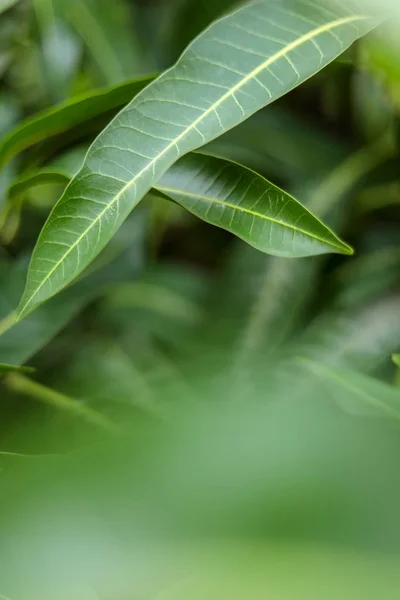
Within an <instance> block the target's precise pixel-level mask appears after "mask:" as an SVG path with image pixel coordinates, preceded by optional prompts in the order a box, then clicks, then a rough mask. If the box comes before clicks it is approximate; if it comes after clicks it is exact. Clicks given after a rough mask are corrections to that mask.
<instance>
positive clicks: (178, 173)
mask: <svg viewBox="0 0 400 600" xmlns="http://www.w3.org/2000/svg"><path fill="white" fill-rule="evenodd" d="M83 156H84V149H83V151H75V152H74V153H72V155H71V159H70V160H64V161H58V162H57V164H53V165H52V166H50V167H49V168H47V169H43V170H41V171H37V172H33V173H31V174H29V175H26V176H24V177H22V178H20V179H19V180H17V181H16V182H15V183H14V184H13V186H12V187H11V190H10V193H11V194H18V193H21V192H22V191H24V190H25V189H27V188H29V187H31V186H34V185H39V184H41V183H50V182H61V183H65V182H67V181H68V179H69V178H71V177H73V175H74V174H75V173H76V170H77V168H78V165H79V161H80V160H82V159H83ZM154 189H155V191H158V192H160V193H161V194H162V195H163V196H166V197H167V198H170V199H172V200H174V201H175V202H176V203H177V204H180V205H181V206H182V207H183V208H186V209H187V210H188V211H190V212H191V213H193V214H194V215H196V216H197V217H199V218H200V219H203V220H204V221H206V222H208V223H211V224H212V225H216V226H218V227H221V228H223V229H226V230H227V231H230V232H231V233H233V234H235V235H237V236H238V237H240V238H242V239H243V240H245V241H246V242H247V243H249V244H250V245H252V246H254V247H255V248H257V249H258V250H261V251H262V252H267V253H269V254H274V255H277V256H290V257H300V256H311V255H314V254H324V253H326V252H340V253H344V254H351V252H352V250H351V248H350V247H349V246H348V245H347V244H345V243H343V242H342V241H341V240H339V239H338V238H337V237H336V236H335V234H334V233H332V232H331V231H330V229H328V228H327V227H326V226H325V225H323V224H322V223H321V222H320V221H319V220H318V219H317V218H316V217H314V216H313V215H312V214H311V213H310V212H309V211H308V210H307V209H306V208H304V207H303V206H302V205H301V204H300V203H299V202H297V201H296V200H295V199H294V198H292V197H291V196H290V195H289V194H287V193H286V192H284V191H283V190H281V189H279V188H278V187H276V186H275V185H273V184H272V183H270V182H268V181H267V180H266V179H264V178H263V177H261V176H260V175H258V174H257V173H254V172H253V171H251V170H249V169H246V168H245V167H242V166H241V165H237V164H236V163H232V162H230V161H227V160H223V159H221V158H216V157H214V156H208V155H204V154H197V153H191V154H188V155H187V156H184V157H183V158H181V159H180V160H179V161H178V162H177V163H176V164H175V165H173V166H172V167H171V168H170V169H169V170H168V171H167V173H166V174H165V175H163V177H161V179H160V181H159V182H158V183H156V184H155V186H154Z"/></svg>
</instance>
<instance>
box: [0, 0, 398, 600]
mask: <svg viewBox="0 0 400 600" xmlns="http://www.w3.org/2000/svg"><path fill="white" fill-rule="evenodd" d="M235 4H238V3H237V2H232V1H228V0H218V1H216V0H214V1H213V2H209V1H208V0H202V1H200V0H174V1H172V0H118V1H117V0H113V1H112V2H111V1H109V0H104V1H103V0H90V1H89V0H32V1H29V0H19V2H18V1H11V0H8V1H7V0H6V1H5V2H4V1H3V2H1V1H0V78H1V82H0V134H1V137H2V139H3V140H6V141H7V140H8V141H7V143H10V144H9V148H10V147H11V150H10V149H9V150H8V151H9V154H8V156H7V158H8V159H11V160H9V161H8V162H7V164H5V165H4V167H3V169H2V171H1V173H0V207H1V208H0V227H1V228H0V319H1V321H0V333H1V334H2V335H1V336H0V363H1V364H0V515H1V516H0V598H3V597H4V598H7V600H25V599H26V600H35V599H36V598H37V599H38V600H39V599H40V600H64V599H65V600H67V599H68V600H70V599H72V598H74V600H95V599H99V598H101V600H128V599H129V600H131V599H132V600H133V599H138V600H139V599H141V600H142V599H145V598H146V599H147V598H148V599H150V598H154V599H156V598H160V599H161V598H165V599H168V600H169V599H171V600H172V599H173V600H179V599H180V598H182V599H183V598H185V599H186V598H188V599H190V600H192V599H193V600H196V599H197V598H199V599H200V598H207V599H211V600H213V599H214V598H215V600H216V599H217V598H218V600H220V599H221V598H222V599H225V598H227V599H228V598H229V599H230V600H232V599H235V600H236V598H237V599H239V598H240V599H242V598H243V600H244V599H245V598H246V599H247V598H249V597H251V598H260V599H261V598H267V597H268V598H269V597H271V598H275V599H277V600H289V599H290V600H292V599H293V598H299V599H300V600H303V599H304V600H306V599H307V600H314V598H315V600H317V599H318V600H319V599H320V598H327V599H330V598H332V599H333V598H335V599H336V598H344V599H349V600H358V599H360V600H361V598H362V599H363V600H365V599H369V598H371V600H372V599H374V600H375V599H376V598H382V599H385V600H386V599H387V600H391V599H392V598H393V600H394V599H396V598H398V594H399V591H398V590H399V587H400V575H399V573H400V569H399V566H400V519H399V516H398V512H399V511H398V506H399V503H400V476H399V469H398V458H399V457H398V455H397V453H398V452H399V456H400V431H399V419H400V390H399V385H398V384H399V381H400V379H399V367H398V365H399V351H400V180H399V168H398V164H399V162H398V161H399V131H398V126H399V118H400V115H399V111H400V101H399V99H400V95H399V90H400V72H399V66H398V65H399V61H398V58H399V46H398V30H399V25H398V23H399V15H397V16H396V15H393V16H391V13H390V8H391V6H390V3H389V4H387V5H385V6H384V10H386V11H387V13H388V15H389V16H390V19H389V20H390V23H391V26H388V25H381V26H380V27H379V28H378V29H377V30H376V31H374V32H373V33H371V34H369V35H368V36H367V37H366V38H364V39H362V40H360V41H358V42H357V43H356V44H355V45H353V46H352V47H351V48H350V49H349V50H348V51H347V52H346V53H345V54H344V55H342V56H341V57H340V58H339V59H338V60H336V61H335V62H334V63H333V64H331V65H330V66H328V67H327V68H326V69H325V70H323V71H322V72H321V73H319V74H317V75H316V76H315V77H314V78H313V79H312V80H310V81H309V82H307V83H306V84H304V85H302V86H301V87H300V88H298V89H296V90H294V91H293V92H291V93H290V94H288V95H286V96H284V97H283V98H281V99H280V100H279V101H278V102H276V103H275V104H274V105H273V106H271V107H267V108H266V109H263V110H262V111H260V112H259V113H257V114H256V115H254V116H253V117H251V118H250V119H249V120H247V121H245V122H244V123H242V124H241V125H240V126H239V127H237V128H235V129H234V130H231V131H229V132H227V133H226V134H224V135H223V136H222V137H220V138H218V139H217V140H215V141H213V142H211V143H210V144H209V145H208V146H207V151H209V152H212V153H214V154H217V155H218V156H222V157H224V158H228V159H233V160H235V161H237V162H239V163H241V164H243V165H245V166H247V167H249V168H251V169H255V170H257V171H258V172H259V173H261V174H262V175H264V176H265V177H266V178H267V179H268V180H270V181H273V182H274V183H276V184H277V185H280V186H282V187H283V188H284V189H285V190H288V191H289V192H291V193H293V194H294V195H295V197H296V198H298V199H299V200H300V201H301V202H303V203H304V204H305V205H306V206H307V207H309V208H310V210H312V211H313V212H314V213H315V214H316V215H317V216H318V217H320V218H322V219H324V222H326V223H328V224H329V225H330V226H332V227H333V228H334V229H335V231H337V232H339V233H340V235H342V236H343V237H344V239H346V240H347V241H349V243H351V245H352V246H353V247H354V248H355V256H354V257H339V256H334V257H332V256H322V257H312V258H297V259H283V258H277V257H271V256H266V255H264V254H262V253H261V252H258V251H257V250H255V249H253V248H251V247H250V246H247V245H246V244H245V243H244V242H242V241H240V240H238V239H236V238H234V237H233V236H232V235H230V234H229V233H227V232H225V231H223V230H220V229H217V228H212V226H211V225H208V224H206V223H204V222H201V221H199V220H195V218H194V217H193V216H192V215H190V214H189V213H186V212H184V211H183V209H181V208H180V207H178V206H176V205H174V204H171V205H170V204H168V203H167V202H166V201H164V200H162V199H160V198H158V197H156V196H155V195H154V194H151V193H150V194H148V195H147V196H146V198H145V200H144V202H143V204H142V205H141V206H140V209H137V210H135V212H134V213H133V214H132V215H131V216H130V217H129V218H128V220H127V221H126V223H125V224H124V225H123V226H122V228H121V229H120V230H119V232H118V233H117V235H116V236H115V237H114V238H113V240H112V241H111V243H110V244H109V245H108V246H107V248H106V249H105V251H104V252H103V253H102V254H101V255H100V256H99V257H98V258H97V259H96V261H95V262H94V263H93V264H92V265H91V266H90V267H89V268H88V269H87V271H85V273H84V274H83V275H82V276H81V277H80V278H79V279H78V281H76V282H75V283H74V284H72V285H70V286H69V287H68V288H67V289H65V290H64V291H63V292H62V293H61V294H59V295H58V296H56V297H55V298H53V299H51V300H50V301H49V302H47V303H46V304H43V305H42V306H41V307H39V308H38V309H37V310H36V311H34V312H33V313H32V314H31V315H29V316H28V317H27V318H26V319H24V320H23V321H21V322H19V323H17V324H14V325H13V322H12V319H13V317H12V311H13V310H14V309H15V307H16V305H17V303H18V300H19V297H20V295H21V293H22V289H23V284H24V279H25V276H26V270H27V266H28V260H29V255H30V254H31V252H32V249H33V247H34V244H35V242H36V239H37V236H38V234H39V231H40V230H41V228H42V226H43V224H44V222H45V220H46V218H47V215H48V213H49V210H50V209H51V207H52V206H53V205H54V203H55V202H56V201H57V199H58V198H59V196H60V191H62V189H63V188H64V186H65V183H66V181H67V178H65V177H64V179H63V175H62V174H63V173H64V172H65V170H66V172H67V173H74V172H76V169H77V166H78V167H79V165H80V163H81V160H82V156H83V154H84V153H85V152H86V149H87V147H88V145H89V144H90V143H91V142H92V141H93V139H94V137H95V135H96V134H97V133H99V132H100V131H101V130H102V128H103V127H104V126H105V124H107V122H108V121H109V120H110V119H111V117H112V116H113V115H114V114H115V113H116V111H117V110H119V109H120V108H121V107H122V106H123V105H124V104H126V102H127V101H128V100H129V98H130V96H131V95H133V93H135V92H136V89H140V88H141V86H142V85H144V84H145V83H147V81H148V80H150V78H152V77H153V73H154V72H157V71H161V70H163V69H164V68H166V67H168V66H169V65H170V64H171V62H172V61H173V60H175V59H176V58H177V57H178V56H179V54H180V53H181V51H182V50H183V49H184V47H185V46H186V45H187V43H189V42H190V40H191V39H192V38H193V37H194V36H195V35H197V34H198V33H199V32H200V31H201V30H202V29H203V28H204V27H206V26H207V25H208V24H209V23H210V22H211V21H213V20H214V19H215V18H217V17H219V16H220V15H221V14H223V13H224V12H226V11H229V10H230V9H231V8H232V7H233V6H234V5H235ZM295 5H296V2H295V1H294V2H293V6H294V7H295ZM378 8H379V7H378ZM394 8H396V6H394ZM147 75H148V77H149V79H146V77H147ZM142 76H145V78H144V79H143V80H142V79H140V78H141V77H142ZM98 90H100V92H98ZM99 93H100V95H101V97H102V98H103V97H104V96H106V98H108V100H109V102H108V104H107V107H106V110H104V111H102V110H101V111H99V113H98V114H96V108H95V107H96V99H98V97H99V96H98V94H99ZM88 99H89V102H88ZM82 102H83V106H84V107H86V108H83V109H80V108H79V107H82V104H81V103H82ZM58 104H65V105H66V106H69V107H71V106H72V113H71V112H70V113H68V111H67V113H64V115H65V114H66V115H67V116H66V117H65V118H66V120H63V119H61V121H60V120H58V124H57V127H58V129H57V127H56V129H54V124H52V122H51V119H50V121H49V120H48V116H49V115H50V117H51V115H52V111H53V108H54V106H56V105H58ZM76 107H78V110H77V111H75V109H76ZM42 113H43V118H42V120H41V121H39V126H38V125H37V123H38V121H35V126H34V128H33V129H32V128H31V129H29V127H28V128H27V126H26V125H23V124H22V125H21V123H25V120H26V119H33V118H34V117H35V116H36V115H37V114H40V115H41V114H42ZM57 114H58V115H59V114H60V113H57ZM71 114H72V118H71ZM46 115H47V116H46ZM68 115H70V117H68ZM57 118H58V119H59V117H57ZM69 118H71V120H68V119H69ZM21 132H22V133H21ZM21 139H22V141H21ZM10 140H11V142H10ZM13 140H14V141H13ZM13 144H15V146H14V150H15V151H13V149H12V146H13ZM0 156H1V154H0ZM39 169H44V170H46V171H47V172H52V173H53V174H58V176H55V178H54V181H52V182H48V181H47V183H46V184H43V182H42V181H41V180H40V178H39V179H38V180H36V181H35V182H34V185H21V182H24V181H26V180H27V179H30V178H32V176H33V175H32V174H33V173H34V174H35V173H37V171H38V170H39ZM60 173H61V176H59V175H60ZM10 315H11V317H10ZM392 356H393V360H392ZM11 365H16V366H17V369H16V370H13V367H12V366H11ZM18 366H21V367H23V366H25V367H27V366H28V367H31V368H32V369H34V370H35V371H34V372H32V371H31V369H22V370H18ZM14 369H15V367H14Z"/></svg>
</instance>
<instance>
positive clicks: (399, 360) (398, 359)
mask: <svg viewBox="0 0 400 600" xmlns="http://www.w3.org/2000/svg"><path fill="white" fill-rule="evenodd" d="M392 360H393V362H394V364H395V365H396V366H397V367H399V368H400V354H393V356H392Z"/></svg>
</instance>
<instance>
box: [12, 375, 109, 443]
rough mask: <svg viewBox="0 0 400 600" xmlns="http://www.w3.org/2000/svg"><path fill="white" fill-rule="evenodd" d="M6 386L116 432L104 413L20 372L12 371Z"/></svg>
mask: <svg viewBox="0 0 400 600" xmlns="http://www.w3.org/2000/svg"><path fill="white" fill-rule="evenodd" d="M6 384H7V386H8V387H9V388H10V389H11V390H13V391H14V392H18V393H20V394H24V395H26V396H30V397H31V398H35V399H36V400H39V401H40V402H44V403H46V404H49V405H51V406H55V407H56V408H60V409H61V410H65V411H66V412H69V413H71V414H73V415H75V416H78V417H82V418H83V419H85V420H86V421H87V422H88V423H90V424H92V425H95V426H97V427H101V428H102V429H105V430H107V431H109V432H112V433H116V432H117V427H116V426H115V425H114V424H113V423H112V422H111V421H109V420H108V419H107V418H106V417H105V416H104V415H102V414H101V413H99V412H97V411H96V410H94V409H93V408H90V407H88V406H86V405H85V404H83V403H81V402H78V401H77V400H74V399H73V398H70V397H69V396H65V395H64V394H61V393H60V392H57V391H55V390H52V389H51V388H48V387H46V386H44V385H42V384H41V383H37V382H36V381H32V379H29V378H28V377H26V376H25V375H21V373H12V374H11V375H9V376H8V377H7V378H6Z"/></svg>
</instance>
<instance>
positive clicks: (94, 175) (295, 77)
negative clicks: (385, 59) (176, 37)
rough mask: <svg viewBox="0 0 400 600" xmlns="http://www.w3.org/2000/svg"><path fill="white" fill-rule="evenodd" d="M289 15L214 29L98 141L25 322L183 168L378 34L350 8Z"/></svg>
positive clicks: (38, 266)
mask: <svg viewBox="0 0 400 600" xmlns="http://www.w3.org/2000/svg"><path fill="white" fill-rule="evenodd" d="M287 6H288V7H289V9H288V8H287ZM290 6H291V2H285V1H282V2H280V3H277V4H275V3H274V4H271V2H269V1H267V0H263V1H260V2H257V3H255V4H250V5H245V6H244V7H242V8H241V9H239V10H238V11H236V12H234V13H232V14H231V15H229V16H228V17H226V18H224V19H221V20H220V21H218V22H216V23H214V25H212V26H211V27H210V28H208V29H207V30H206V31H205V32H204V33H203V34H202V35H201V36H200V37H198V38H197V39H196V40H195V41H194V42H193V43H192V44H191V45H190V46H189V47H188V49H187V50H186V52H185V53H184V54H183V55H182V57H181V58H180V60H179V61H178V63H177V64H176V65H175V66H174V67H173V68H172V69H170V70H169V71H166V72H165V73H164V74H163V75H162V76H161V77H160V78H159V79H158V80H156V81H155V82H154V83H153V84H151V85H150V86H148V88H147V89H145V90H144V91H143V92H142V93H141V94H139V95H138V96H137V98H135V99H134V100H133V101H132V103H131V104H130V105H129V106H127V107H126V108H125V109H124V110H123V111H122V112H121V113H120V114H119V115H118V116H117V117H116V118H115V119H114V120H113V121H112V122H111V124H110V125H109V126H108V127H107V128H106V129H105V130H104V132H103V133H102V134H101V135H100V136H99V137H98V138H97V140H96V141H95V142H94V144H93V145H92V147H91V149H90V150H89V153H88V155H87V158H86V161H85V164H84V166H83V168H82V170H81V172H80V173H79V174H78V175H77V176H76V177H75V178H74V179H73V181H72V182H71V184H70V185H69V186H68V188H67V190H66V191H65V193H64V195H63V197H62V198H61V200H60V201H59V203H58V204H57V205H56V207H55V208H54V209H53V211H52V213H51V215H50V217H49V219H48V221H47V223H46V224H45V226H44V228H43V230H42V232H41V234H40V237H39V240H38V243H37V246H36V248H35V250H34V254H33V257H32V262H31V265H30V269H29V272H28V279H27V285H26V288H25V292H24V295H23V298H22V300H21V302H20V306H19V309H18V314H19V318H22V317H23V316H24V315H26V314H27V313H29V312H30V311H31V310H32V309H33V308H34V307H35V306H36V305H37V304H40V303H41V302H43V301H44V300H46V299H47V298H49V297H51V296H53V295H54V294H55V293H57V292H58V291H60V290H61V289H62V288H63V287H65V286H66V285H67V284H68V283H69V282H70V281H72V280H73V279H74V278H75V277H77V275H79V273H81V272H82V270H83V269H84V268H85V267H86V266H87V265H88V264H89V263H90V262H91V261H92V260H93V259H94V258H95V257H96V256H97V255H98V253H99V252H100V251H101V250H102V249H103V248H104V247H105V245H106V244H107V243H108V241H109V240H110V238H111V237H112V236H113V235H114V233H115V232H116V231H117V229H118V228H119V227H120V225H121V224H122V223H123V221H124V220H125V219H126V217H127V216H128V214H129V213H130V212H131V211H132V209H133V208H134V207H135V206H136V204H137V203H138V202H139V201H140V200H141V198H142V197H143V196H144V195H145V194H146V193H147V192H148V191H149V190H150V188H151V187H152V186H154V184H155V183H156V182H157V180H158V179H160V177H161V176H162V175H163V174H164V173H165V172H166V171H167V170H168V168H169V167H170V166H171V165H172V164H173V163H174V162H176V160H177V159H178V158H180V157H181V156H182V155H183V154H186V153H188V152H189V151H191V150H194V149H196V148H198V147H200V146H202V145H203V144H206V143H207V142H209V141H211V140H212V139H214V138H216V137H218V136H219V135H221V134H222V133H224V132H225V131H227V130H228V129H231V128H232V127H234V126H235V125H237V124H238V123H240V122H241V121H243V120H244V119H246V118H248V117H249V116H250V115H252V114H253V113H255V112H256V111H257V110H259V109H260V108H262V107H263V106H266V105H267V104H270V103H271V102H273V101H274V100H275V99H277V98H279V97H280V96H282V95H283V94H285V93H287V92H288V91H290V90H291V89H293V88H295V87H297V86H298V85H299V84H300V83H302V82H303V81H305V80H307V79H308V78H309V77H311V76H312V75H313V74H315V73H316V72H318V71H319V70H320V69H322V68H323V67H324V66H325V65H326V64H328V63H329V62H331V61H332V60H333V59H334V58H336V57H337V56H338V55H339V54H341V53H342V52H343V51H344V50H345V49H346V48H347V47H348V46H349V45H350V44H351V43H352V42H353V41H354V40H356V39H357V38H358V37H360V36H361V35H363V34H365V33H366V32H367V31H369V30H370V29H371V28H372V27H373V26H374V24H375V23H374V20H373V19H370V18H368V16H366V15H365V14H353V13H349V12H348V9H347V8H343V7H341V6H340V7H337V6H336V5H335V8H332V9H330V8H329V9H326V8H324V7H322V8H321V7H318V6H317V5H315V4H309V3H308V2H299V3H298V4H296V9H297V11H298V12H293V11H290Z"/></svg>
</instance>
